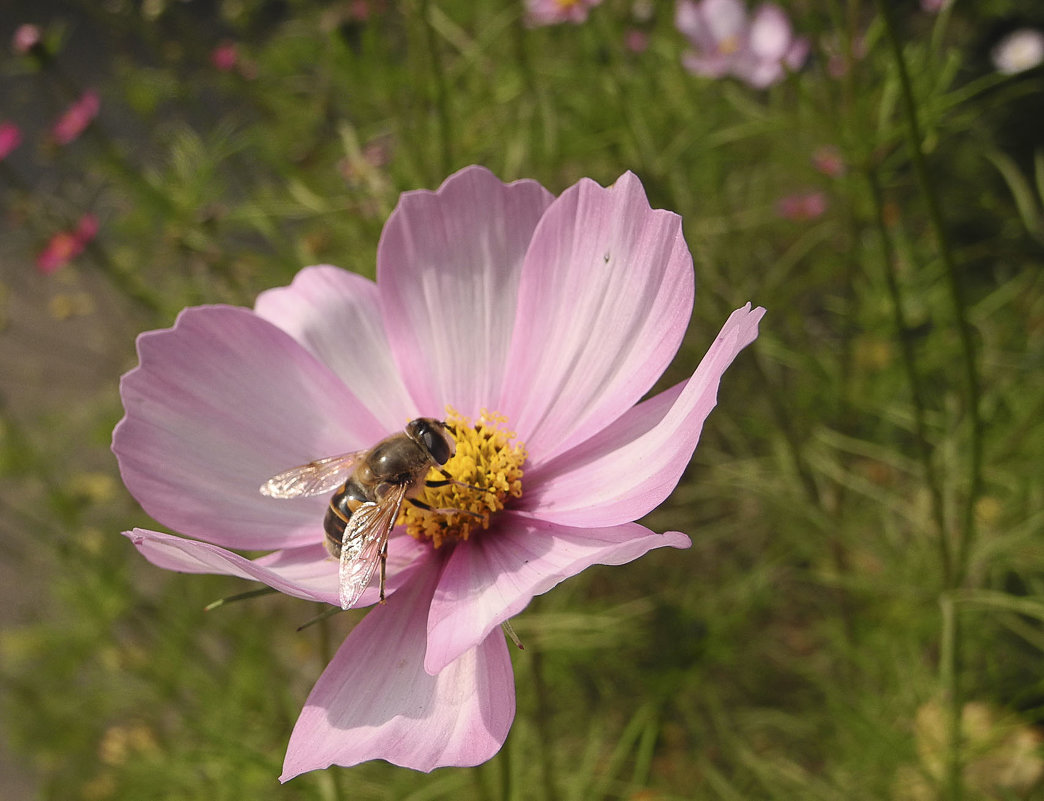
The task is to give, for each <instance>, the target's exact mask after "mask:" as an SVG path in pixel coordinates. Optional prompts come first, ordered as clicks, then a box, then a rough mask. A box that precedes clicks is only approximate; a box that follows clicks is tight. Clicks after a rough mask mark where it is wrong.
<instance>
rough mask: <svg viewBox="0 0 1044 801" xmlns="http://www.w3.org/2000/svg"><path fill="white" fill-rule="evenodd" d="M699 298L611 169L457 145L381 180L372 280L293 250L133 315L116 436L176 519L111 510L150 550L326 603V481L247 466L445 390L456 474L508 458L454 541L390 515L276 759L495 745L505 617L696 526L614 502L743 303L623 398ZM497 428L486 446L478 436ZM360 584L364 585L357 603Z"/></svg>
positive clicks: (711, 364)
mask: <svg viewBox="0 0 1044 801" xmlns="http://www.w3.org/2000/svg"><path fill="white" fill-rule="evenodd" d="M692 305H693V270H692V258H691V256H690V255H689V252H688V249H687V248H686V245H685V241H684V239H683V237H682V230H681V220H680V218H679V217H678V216H677V215H675V214H672V213H670V212H667V211H662V210H654V209H652V208H650V206H649V203H648V201H647V200H646V197H645V193H644V190H643V189H642V186H641V183H640V182H639V180H638V179H637V178H636V177H635V176H634V175H632V174H631V173H626V174H624V175H623V176H621V177H620V178H619V179H618V180H617V181H616V183H615V184H613V185H612V186H611V187H609V188H603V187H601V186H599V185H598V184H596V183H594V182H593V181H590V180H587V179H584V180H581V181H580V182H579V183H577V184H576V185H574V186H572V187H570V188H569V189H567V190H566V191H565V192H563V193H562V194H561V195H560V196H559V197H557V198H556V197H554V196H552V195H551V194H550V193H549V192H548V191H547V190H545V189H544V188H543V187H541V186H540V185H539V184H537V183H535V182H533V181H517V182H515V183H511V184H504V183H501V182H500V181H499V180H497V179H496V178H495V177H494V176H493V175H492V173H490V172H489V171H488V170H486V169H484V168H481V167H469V168H466V169H464V170H462V171H460V172H458V173H456V174H454V175H452V176H451V177H450V178H448V179H447V180H446V181H445V183H444V184H443V185H442V187H441V188H440V189H439V190H438V191H436V192H431V191H414V192H407V193H405V194H404V195H403V196H402V197H401V199H400V201H399V204H398V206H397V207H396V209H395V211H394V212H393V213H392V215H391V217H390V218H389V219H388V222H387V224H386V225H385V228H384V232H383V234H382V236H381V240H380V245H379V247H378V255H377V281H376V283H374V282H372V281H369V280H367V279H365V278H362V277H360V276H358V275H355V274H353V273H349V272H346V271H344V270H340V269H338V268H336V267H331V266H326V265H324V266H317V267H309V268H306V269H304V270H302V271H301V272H300V273H299V274H298V275H297V277H296V278H295V279H294V281H293V283H292V284H291V285H290V286H287V287H281V288H278V289H272V290H268V291H267V292H264V293H262V294H261V296H260V297H259V298H258V300H257V303H256V305H255V307H254V309H253V310H249V309H243V308H236V307H231V306H203V307H197V308H190V309H186V310H185V311H183V312H182V313H181V315H180V316H179V317H178V319H177V321H176V322H175V324H174V327H173V328H170V329H165V330H162V331H152V332H148V333H145V334H142V335H141V337H140V338H139V339H138V355H139V359H140V365H139V366H138V367H137V368H135V369H134V370H132V371H131V372H129V373H128V374H127V375H126V376H124V378H123V381H122V384H121V388H120V391H121V395H122V397H123V403H124V407H125V409H126V415H125V417H124V418H123V420H122V421H121V422H120V423H119V425H118V426H117V427H116V430H115V431H114V433H113V451H114V452H115V454H116V457H117V459H118V461H119V466H120V472H121V474H122V476H123V480H124V482H125V483H126V485H127V487H128V488H129V490H130V491H131V493H132V494H133V495H134V496H135V497H136V498H137V499H138V500H139V501H140V502H141V504H142V506H143V507H144V509H145V510H146V511H147V512H148V513H149V514H150V515H151V516H152V517H153V518H155V519H156V520H158V521H160V522H161V523H163V524H164V525H166V526H169V527H171V528H173V529H175V530H177V531H179V532H182V533H183V534H185V535H187V537H179V536H173V535H169V534H163V533H159V532H156V531H149V530H145V529H135V530H134V531H130V532H126V536H128V537H129V538H130V539H131V541H132V542H133V543H134V545H135V546H136V547H137V548H138V550H139V551H140V552H141V553H142V555H143V556H144V557H145V558H146V559H148V560H149V561H151V562H152V563H154V564H156V565H158V566H160V567H164V568H168V569H172V570H180V571H185V572H199V573H202V572H210V573H223V574H228V575H235V576H240V577H242V578H246V579H252V580H255V581H261V582H264V583H266V584H268V585H269V586H271V587H274V588H275V589H277V590H280V591H282V592H284V593H287V594H289V595H293V596H296V597H299V598H306V599H310V600H314V601H322V602H324V603H329V604H334V605H337V604H338V603H339V597H338V565H337V562H336V561H334V560H333V559H331V558H329V557H328V556H327V553H326V550H325V549H324V547H323V545H322V540H323V526H322V520H323V516H324V514H325V512H326V509H327V505H328V496H327V497H314V498H304V499H300V500H276V499H273V498H266V497H263V496H262V495H261V494H260V493H259V491H258V487H259V485H260V484H261V483H262V482H264V481H266V480H267V479H268V478H269V477H271V476H273V475H276V474H277V473H280V472H281V471H283V470H286V469H287V468H288V467H291V466H293V465H295V464H305V463H307V462H309V461H310V460H313V459H316V458H319V457H323V456H327V455H331V454H337V453H342V452H345V451H352V450H355V449H362V448H368V447H370V446H372V445H374V444H375V443H376V442H377V441H378V440H380V439H381V438H383V437H385V436H387V435H389V434H391V433H394V432H399V431H401V430H402V429H403V427H404V425H405V423H406V422H407V421H408V420H411V419H413V418H416V417H419V416H429V417H442V416H444V415H446V414H447V407H452V409H454V410H456V411H455V412H454V414H457V415H458V416H457V418H456V420H455V422H454V425H455V426H456V431H455V435H456V439H457V456H456V457H454V459H457V458H458V457H460V459H461V460H462V461H460V463H459V464H458V465H456V466H455V465H454V460H453V459H451V460H450V461H448V462H447V463H446V469H447V470H448V471H450V473H451V474H452V475H454V477H456V478H458V479H459V480H463V481H465V482H467V483H476V482H478V481H483V480H486V479H493V478H498V477H502V476H500V474H499V473H497V475H496V476H495V475H494V473H495V472H496V471H498V470H500V469H501V468H500V467H496V466H495V465H494V460H495V458H501V457H503V458H504V460H505V461H506V462H511V464H512V467H511V469H512V470H514V471H515V472H514V473H513V475H512V478H511V481H512V482H514V483H513V484H512V488H513V489H512V492H511V493H510V495H509V496H504V499H505V506H504V507H503V508H502V509H500V510H499V511H495V512H492V513H490V514H489V515H488V518H487V520H486V521H485V522H488V528H484V529H483V527H482V526H480V525H479V523H478V521H476V520H475V519H474V518H471V517H464V516H457V517H460V518H461V519H463V520H464V521H466V523H467V525H468V528H473V529H474V530H473V531H471V532H470V536H469V533H468V531H467V530H464V529H462V528H461V527H460V525H463V524H460V525H458V527H457V528H453V526H446V521H447V519H448V518H446V517H444V514H445V509H438V508H436V509H435V510H433V511H429V512H424V511H423V510H420V511H415V510H412V509H411V510H410V512H412V513H414V515H415V517H413V518H408V519H407V522H406V524H405V525H399V526H397V527H396V528H395V529H394V530H393V531H392V533H391V537H390V541H389V548H388V551H389V553H388V571H387V593H388V599H387V603H386V604H383V605H377V606H375V607H374V608H373V609H372V610H371V611H370V612H369V614H368V615H367V616H366V617H365V618H364V619H363V620H362V621H361V622H360V623H359V624H358V625H357V626H356V627H355V628H353V629H352V631H351V633H350V634H349V635H348V637H347V639H346V640H345V642H344V644H343V645H342V646H341V648H340V650H339V651H338V652H337V654H336V655H335V656H334V658H333V660H332V661H331V662H330V664H329V665H328V666H327V668H326V670H325V671H324V672H323V674H322V676H320V678H319V680H318V683H317V684H316V685H315V687H314V689H313V690H312V692H311V694H310V695H309V697H308V700H307V701H306V702H305V706H304V710H303V711H302V712H301V715H300V717H299V719H298V721H297V724H296V726H295V727H294V730H293V733H292V734H291V736H290V742H289V745H288V748H287V753H286V759H285V762H284V767H283V775H282V780H284V781H285V780H288V779H290V778H292V777H294V776H296V775H298V774H300V773H303V772H305V771H309V770H314V769H317V768H325V767H328V766H330V765H333V764H337V765H344V766H348V765H354V764H357V763H359V762H363V761H366V760H370V759H384V760H387V761H389V762H392V763H394V764H396V765H401V766H406V767H410V768H413V769H416V770H423V771H430V770H432V769H434V768H436V767H439V766H445V765H457V766H468V765H476V764H479V763H481V762H483V761H485V760H487V759H489V758H490V757H492V756H493V755H494V754H495V753H496V752H497V751H498V750H499V749H500V747H501V745H502V744H503V742H504V740H505V738H506V736H507V733H508V729H509V728H510V726H511V722H512V719H513V717H514V711H515V700H514V680H513V676H512V670H511V662H510V659H509V655H508V650H507V646H506V643H505V639H504V635H503V634H502V633H501V632H500V631H498V627H499V626H500V625H501V623H503V622H504V621H507V620H508V619H509V618H510V617H512V616H513V615H516V614H518V613H519V612H521V611H522V610H523V609H524V608H525V607H526V605H527V604H528V603H529V601H530V600H531V599H532V598H533V596H535V595H539V594H541V593H544V592H547V591H548V590H549V589H551V588H552V587H554V586H555V585H556V584H558V583H559V582H561V581H563V580H564V579H566V578H568V577H570V576H573V575H575V574H576V573H579V572H580V571H582V570H584V569H585V568H587V567H588V566H590V565H593V564H623V563H626V562H630V561H632V560H634V559H637V558H638V557H640V556H641V555H643V554H644V553H646V552H647V551H649V550H650V549H653V548H660V547H665V546H670V547H674V548H686V547H688V546H689V545H690V542H689V539H688V537H687V536H685V535H684V534H682V533H680V532H675V531H672V532H667V533H666V534H657V533H654V532H652V531H650V530H649V529H647V528H646V527H644V526H642V525H640V524H639V523H636V522H634V521H636V520H637V519H638V518H640V517H642V516H643V515H645V514H646V513H647V512H649V511H650V510H652V509H653V508H655V507H656V506H657V505H658V504H660V503H661V502H662V501H663V500H664V499H665V498H666V497H667V496H668V495H669V494H670V492H671V490H672V489H673V488H674V486H675V485H676V484H677V482H678V480H679V478H680V476H681V474H682V471H683V470H684V469H685V467H686V465H687V464H688V461H689V458H690V456H691V454H692V451H693V449H694V448H695V447H696V443H697V441H698V439H699V436H700V431H701V429H702V427H703V423H704V420H705V419H706V418H707V415H708V414H709V413H710V411H711V409H712V408H713V407H714V405H715V403H716V395H717V388H718V383H719V381H720V379H721V376H722V374H723V372H724V371H725V369H726V368H727V367H728V365H729V364H730V363H731V362H732V360H733V359H734V358H735V356H736V355H737V354H738V353H739V351H740V350H741V349H742V348H744V347H745V346H746V345H748V344H750V343H751V342H752V341H753V340H754V339H755V337H756V336H757V327H758V321H759V320H760V319H761V317H762V315H763V314H764V309H761V308H754V309H752V308H751V306H750V304H749V303H748V304H747V305H746V306H745V307H743V308H741V309H738V310H737V311H735V312H733V314H732V315H731V316H730V317H729V319H728V321H727V322H726V323H725V326H724V327H723V328H722V330H721V332H720V333H719V334H718V336H717V337H716V338H715V339H714V340H713V343H712V344H711V346H710V349H709V350H708V352H707V355H706V356H705V357H704V359H703V361H702V362H701V363H700V365H699V367H698V368H697V369H696V371H695V373H694V374H693V375H692V377H691V378H689V379H688V380H686V381H683V382H681V383H680V384H678V385H676V386H674V387H672V388H671V389H668V390H666V391H664V392H662V393H660V394H658V395H655V396H653V397H652V398H649V399H648V400H645V401H641V398H642V397H643V396H644V395H645V393H646V392H647V391H648V390H649V388H650V387H651V386H652V385H653V383H654V382H655V381H656V379H657V378H658V377H659V376H660V374H661V373H662V371H663V370H664V369H665V368H666V367H667V365H668V364H669V362H670V361H671V359H672V358H673V356H674V354H675V352H676V351H677V349H678V346H679V344H680V342H681V340H682V337H683V335H684V334H685V331H686V328H687V325H688V321H689V316H690V313H691V310H692ZM485 410H490V411H488V412H487V411H485ZM461 416H464V417H467V418H469V419H470V420H472V421H476V420H478V419H479V418H482V419H483V420H485V421H486V423H484V424H483V425H482V426H478V428H479V429H483V430H484V431H485V432H486V433H487V434H488V432H489V431H490V430H492V429H493V428H497V429H498V431H497V432H496V436H493V437H491V438H489V439H483V437H482V436H480V434H481V432H480V431H478V430H477V429H476V426H472V425H468V423H467V421H463V422H462V421H461ZM483 426H485V427H484V428H483ZM509 428H510V431H509V430H508V429H509ZM494 440H497V441H499V442H500V443H501V444H504V443H507V444H505V445H504V447H503V449H500V445H497V447H496V448H495V449H494V450H496V451H497V452H496V454H494V455H487V450H488V448H489V447H492V446H490V443H492V442H493V441H494ZM465 451H467V452H466V453H465ZM512 460H514V461H512ZM523 460H524V461H523ZM466 464H467V465H470V467H469V468H468V469H469V470H470V472H461V471H463V469H464V468H463V466H464V465H466ZM497 464H500V463H499V462H498V463H497ZM624 476H626V477H627V478H626V480H625V481H622V480H621V478H622V477H624ZM487 485H491V483H490V484H482V485H481V486H487ZM449 489H453V488H449ZM456 491H458V492H460V491H459V490H456ZM478 494H479V495H485V496H488V493H481V492H479V493H478ZM446 503H447V501H445V500H443V501H435V502H434V503H433V505H434V506H439V505H445V504H446ZM404 508H405V507H404ZM458 508H459V507H458ZM407 514H409V513H407ZM418 521H420V524H419V525H418ZM439 526H442V528H439ZM432 531H434V532H435V533H433V534H432V533H431V532H432ZM429 535H430V536H431V537H433V538H434V539H432V538H429ZM188 537H191V538H192V539H189V538H188ZM438 542H441V545H438V546H437V543H438ZM229 549H250V550H255V549H260V550H267V551H271V553H269V554H267V555H265V556H262V557H260V558H257V559H248V558H246V557H244V556H241V555H239V554H237V553H235V552H234V551H233V550H229ZM377 594H378V591H377V588H376V587H374V586H370V587H369V588H368V589H367V590H365V592H364V593H363V595H362V598H361V599H360V603H359V604H358V605H367V604H373V603H374V602H375V601H376V600H377Z"/></svg>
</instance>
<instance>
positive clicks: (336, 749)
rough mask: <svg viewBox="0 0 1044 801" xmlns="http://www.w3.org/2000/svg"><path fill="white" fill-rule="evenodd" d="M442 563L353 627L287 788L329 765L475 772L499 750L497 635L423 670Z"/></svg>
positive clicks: (303, 720)
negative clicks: (381, 762)
mask: <svg viewBox="0 0 1044 801" xmlns="http://www.w3.org/2000/svg"><path fill="white" fill-rule="evenodd" d="M440 561H441V560H440V559H439V558H438V557H433V558H431V559H430V560H429V561H428V563H427V565H426V567H425V568H424V569H423V570H422V571H421V572H420V573H418V574H417V575H416V577H415V578H414V580H413V581H412V582H411V583H410V584H409V585H407V586H405V587H403V588H402V590H401V591H400V592H398V593H396V594H395V595H394V596H393V597H391V598H389V599H388V602H387V603H386V604H384V605H383V606H377V607H375V608H374V609H373V610H372V611H371V612H370V613H369V614H368V615H367V616H366V617H365V618H363V620H362V621H361V622H360V623H359V625H357V626H356V627H355V628H354V629H352V633H351V634H349V635H348V638H347V639H346V640H345V641H344V644H343V645H342V646H341V647H340V649H339V650H338V651H337V654H336V655H335V656H334V658H333V661H332V662H331V663H330V664H329V665H328V666H327V668H326V670H325V671H323V675H322V676H320V677H319V681H318V682H317V683H316V685H315V687H314V688H313V689H312V692H311V694H310V695H309V696H308V700H307V701H306V702H305V707H304V710H303V711H302V712H301V716H300V717H299V718H298V720H297V725H296V726H294V731H293V734H291V735H290V743H289V745H288V746H287V751H286V760H285V761H284V763H283V775H282V776H281V777H280V778H281V780H282V781H287V780H288V779H291V778H293V777H294V776H297V775H298V774H300V773H304V772H305V771H309V770H316V769H319V768H326V767H329V766H330V765H344V766H348V765H356V764H358V763H360V762H365V761H367V760H370V759H385V760H387V761H389V762H391V763H393V764H395V765H401V766H402V767H407V768H413V769H414V770H422V771H430V770H433V769H434V768H437V767H442V766H447V765H457V766H471V765H478V764H480V763H482V762H485V761H486V760H488V759H489V758H491V757H492V756H493V755H494V754H496V752H497V751H499V750H500V747H501V745H503V743H504V740H505V738H506V737H507V733H508V729H509V728H510V727H511V721H512V719H513V718H514V716H515V687H514V679H513V676H512V672H511V660H510V658H509V657H508V652H507V646H506V644H505V642H504V637H503V635H502V634H501V633H500V632H495V633H493V634H492V635H490V636H489V637H487V638H485V640H484V641H482V642H481V643H480V644H478V645H476V647H475V648H472V649H471V650H469V651H468V652H467V653H464V654H462V655H461V656H460V657H459V658H458V659H457V660H456V661H454V662H452V663H451V664H449V665H447V666H446V668H445V670H443V671H442V672H441V673H439V675H437V676H431V675H428V674H427V673H426V672H425V671H424V650H425V624H426V617H427V609H428V605H429V604H430V603H431V597H432V592H433V591H434V589H435V584H436V582H437V581H438V574H439V562H440Z"/></svg>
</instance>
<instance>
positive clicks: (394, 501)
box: [338, 486, 406, 609]
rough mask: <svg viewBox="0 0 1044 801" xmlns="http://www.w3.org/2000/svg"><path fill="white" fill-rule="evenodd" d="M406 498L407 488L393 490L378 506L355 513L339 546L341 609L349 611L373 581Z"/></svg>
mask: <svg viewBox="0 0 1044 801" xmlns="http://www.w3.org/2000/svg"><path fill="white" fill-rule="evenodd" d="M405 498H406V487H405V486H401V487H395V488H394V490H392V492H391V493H390V494H389V495H388V497H387V498H385V499H384V500H382V501H381V502H380V503H372V502H371V503H364V504H363V505H362V506H360V507H359V508H358V509H356V510H355V511H354V512H352V517H351V519H350V520H349V521H348V527H347V528H346V529H345V530H344V539H343V540H342V542H341V564H340V568H339V570H338V577H339V588H340V597H341V608H342V609H351V608H352V607H353V606H355V604H356V602H357V601H358V600H359V597H360V596H361V595H362V594H363V590H365V589H366V588H367V587H368V586H370V579H372V578H373V571H374V570H375V569H376V568H377V565H378V564H379V563H380V561H381V554H382V553H383V552H384V547H385V545H387V544H388V535H389V534H390V533H391V530H392V528H394V527H395V521H396V520H397V519H398V517H399V510H400V509H401V508H402V502H403V500H404V499H405Z"/></svg>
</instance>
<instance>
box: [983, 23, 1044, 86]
mask: <svg viewBox="0 0 1044 801" xmlns="http://www.w3.org/2000/svg"><path fill="white" fill-rule="evenodd" d="M990 57H991V58H992V59H993V66H994V67H996V68H997V72H1000V73H1002V74H1004V75H1015V74H1016V73H1019V72H1025V71H1026V70H1031V69H1033V68H1034V67H1036V66H1038V65H1039V64H1040V63H1041V62H1044V33H1041V32H1040V31H1037V30H1033V29H1032V28H1020V29H1018V30H1016V31H1012V32H1011V33H1009V34H1008V35H1007V36H1005V37H1004V38H1003V39H1001V40H1000V42H998V43H997V45H996V47H994V48H993V50H992V51H991V52H990Z"/></svg>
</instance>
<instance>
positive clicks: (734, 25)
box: [700, 0, 748, 47]
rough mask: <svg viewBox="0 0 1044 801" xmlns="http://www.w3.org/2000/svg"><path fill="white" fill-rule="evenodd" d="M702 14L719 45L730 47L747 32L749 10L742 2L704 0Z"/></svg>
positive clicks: (711, 34)
mask: <svg viewBox="0 0 1044 801" xmlns="http://www.w3.org/2000/svg"><path fill="white" fill-rule="evenodd" d="M700 13H701V16H702V17H703V22H704V24H705V25H706V26H707V28H708V30H709V31H710V36H711V38H712V39H713V40H714V42H715V43H716V44H717V45H725V46H726V47H729V46H730V45H731V43H732V42H736V41H738V40H739V39H740V38H742V37H743V36H744V34H745V33H746V31H747V27H748V24H747V10H746V9H745V8H744V7H743V3H741V2H740V0H703V3H702V4H701V7H700Z"/></svg>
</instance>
